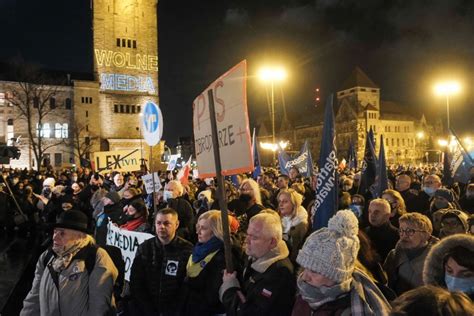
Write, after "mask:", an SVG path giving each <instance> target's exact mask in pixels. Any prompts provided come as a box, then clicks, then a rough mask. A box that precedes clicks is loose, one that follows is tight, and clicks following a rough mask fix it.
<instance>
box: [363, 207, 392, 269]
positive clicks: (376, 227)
mask: <svg viewBox="0 0 474 316" xmlns="http://www.w3.org/2000/svg"><path fill="white" fill-rule="evenodd" d="M390 214H391V211H390V204H388V202H387V201H386V200H384V199H374V200H372V201H371V202H370V204H369V224H370V225H369V227H367V228H366V229H365V231H364V232H365V233H366V234H367V236H368V237H369V238H370V240H371V241H372V243H373V244H374V246H375V249H376V250H377V253H378V254H379V255H380V260H382V261H381V262H384V261H385V258H386V257H387V255H388V253H389V252H390V250H392V249H393V248H395V245H396V244H397V241H398V239H399V235H398V230H397V228H396V227H394V226H393V225H392V224H391V223H390Z"/></svg>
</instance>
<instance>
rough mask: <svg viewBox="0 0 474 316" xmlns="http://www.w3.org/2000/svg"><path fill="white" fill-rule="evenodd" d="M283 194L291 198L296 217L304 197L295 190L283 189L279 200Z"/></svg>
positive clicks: (293, 213)
mask: <svg viewBox="0 0 474 316" xmlns="http://www.w3.org/2000/svg"><path fill="white" fill-rule="evenodd" d="M283 194H285V195H287V196H289V197H290V202H291V205H293V212H292V216H294V215H295V214H296V210H297V209H298V207H300V206H301V203H303V196H302V195H301V194H299V193H298V192H297V191H296V190H294V189H282V190H280V192H279V193H278V196H277V199H279V198H280V195H283Z"/></svg>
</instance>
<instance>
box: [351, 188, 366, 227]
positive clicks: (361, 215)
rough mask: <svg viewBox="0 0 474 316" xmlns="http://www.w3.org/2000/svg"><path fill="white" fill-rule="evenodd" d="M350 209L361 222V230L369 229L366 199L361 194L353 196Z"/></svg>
mask: <svg viewBox="0 0 474 316" xmlns="http://www.w3.org/2000/svg"><path fill="white" fill-rule="evenodd" d="M348 209H350V210H351V211H352V212H354V215H355V216H356V217H357V219H358V220H359V228H364V227H367V225H368V215H367V212H366V209H365V198H364V197H363V196H362V195H360V194H354V195H352V196H351V204H349V207H348Z"/></svg>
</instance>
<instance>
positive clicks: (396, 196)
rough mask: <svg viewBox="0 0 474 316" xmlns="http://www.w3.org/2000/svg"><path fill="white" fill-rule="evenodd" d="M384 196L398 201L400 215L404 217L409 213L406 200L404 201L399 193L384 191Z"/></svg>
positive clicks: (389, 190)
mask: <svg viewBox="0 0 474 316" xmlns="http://www.w3.org/2000/svg"><path fill="white" fill-rule="evenodd" d="M384 194H388V195H390V196H391V197H392V198H394V199H395V200H396V201H397V203H398V214H400V215H403V214H405V213H406V212H407V207H406V204H405V200H404V199H403V197H402V195H401V194H400V193H399V192H398V191H395V190H391V189H388V190H385V191H383V193H382V196H383V195H384Z"/></svg>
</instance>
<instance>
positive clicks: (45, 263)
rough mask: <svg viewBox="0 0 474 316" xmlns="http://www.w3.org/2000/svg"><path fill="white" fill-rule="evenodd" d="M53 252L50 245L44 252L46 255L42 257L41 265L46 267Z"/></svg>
mask: <svg viewBox="0 0 474 316" xmlns="http://www.w3.org/2000/svg"><path fill="white" fill-rule="evenodd" d="M54 256H55V255H54V252H53V249H52V248H51V247H49V248H48V252H47V253H46V256H44V258H43V265H44V266H45V267H46V266H47V265H48V262H49V260H51V258H52V257H54Z"/></svg>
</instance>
